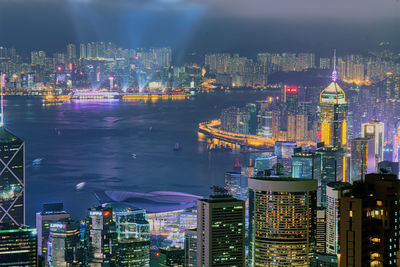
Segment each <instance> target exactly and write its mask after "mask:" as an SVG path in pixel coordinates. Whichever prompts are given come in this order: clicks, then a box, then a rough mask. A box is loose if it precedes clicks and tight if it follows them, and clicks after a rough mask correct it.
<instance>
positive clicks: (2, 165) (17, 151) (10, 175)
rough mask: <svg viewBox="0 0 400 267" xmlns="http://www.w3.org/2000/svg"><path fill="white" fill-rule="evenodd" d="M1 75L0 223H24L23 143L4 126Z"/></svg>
mask: <svg viewBox="0 0 400 267" xmlns="http://www.w3.org/2000/svg"><path fill="white" fill-rule="evenodd" d="M4 80H5V79H4V74H2V75H1V115H0V120H1V121H0V224H3V223H4V224H11V225H16V226H20V225H24V224H25V143H24V141H23V140H21V139H20V138H18V137H17V136H15V135H14V134H12V133H11V132H9V131H8V130H7V129H6V128H5V126H4V112H3V89H4V86H5V82H4Z"/></svg>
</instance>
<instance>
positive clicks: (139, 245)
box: [113, 207, 150, 267]
mask: <svg viewBox="0 0 400 267" xmlns="http://www.w3.org/2000/svg"><path fill="white" fill-rule="evenodd" d="M113 211H114V217H115V223H116V228H117V238H118V248H114V249H116V250H117V256H116V264H117V265H119V266H138V267H139V266H140V267H141V266H150V228H149V223H148V221H146V211H145V210H143V209H135V210H131V209H128V208H116V207H114V208H113Z"/></svg>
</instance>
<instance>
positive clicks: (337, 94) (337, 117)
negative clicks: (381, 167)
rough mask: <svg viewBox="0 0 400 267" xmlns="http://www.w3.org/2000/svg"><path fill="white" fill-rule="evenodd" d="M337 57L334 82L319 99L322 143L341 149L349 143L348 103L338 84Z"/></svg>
mask: <svg viewBox="0 0 400 267" xmlns="http://www.w3.org/2000/svg"><path fill="white" fill-rule="evenodd" d="M336 80H337V72H336V56H335V59H334V70H333V73H332V82H331V83H330V84H329V85H328V87H326V88H325V89H324V90H323V91H322V92H321V94H320V97H319V127H318V129H319V134H320V141H321V142H323V143H324V144H325V145H326V146H334V147H341V146H344V145H346V143H347V121H346V112H347V102H346V95H345V93H344V91H343V89H342V88H340V86H339V85H338V84H337V83H336Z"/></svg>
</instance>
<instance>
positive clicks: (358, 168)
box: [350, 137, 376, 182]
mask: <svg viewBox="0 0 400 267" xmlns="http://www.w3.org/2000/svg"><path fill="white" fill-rule="evenodd" d="M350 146H351V156H350V181H351V182H353V181H358V180H362V179H363V178H364V176H365V175H366V174H367V173H373V172H375V169H376V165H375V144H374V139H369V138H362V137H359V138H355V139H352V140H351V141H350Z"/></svg>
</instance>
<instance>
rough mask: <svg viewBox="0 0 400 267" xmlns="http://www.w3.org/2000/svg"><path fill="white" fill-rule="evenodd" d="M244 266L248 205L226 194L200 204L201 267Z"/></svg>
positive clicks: (198, 244) (199, 238) (198, 212)
mask: <svg viewBox="0 0 400 267" xmlns="http://www.w3.org/2000/svg"><path fill="white" fill-rule="evenodd" d="M221 191H222V190H221ZM244 264H245V202H244V201H243V200H238V199H235V198H233V197H231V196H229V195H226V193H225V192H222V193H220V194H217V192H216V193H215V194H214V195H212V196H210V197H209V198H208V199H200V200H198V201H197V266H204V267H209V266H210V267H211V266H244Z"/></svg>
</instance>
